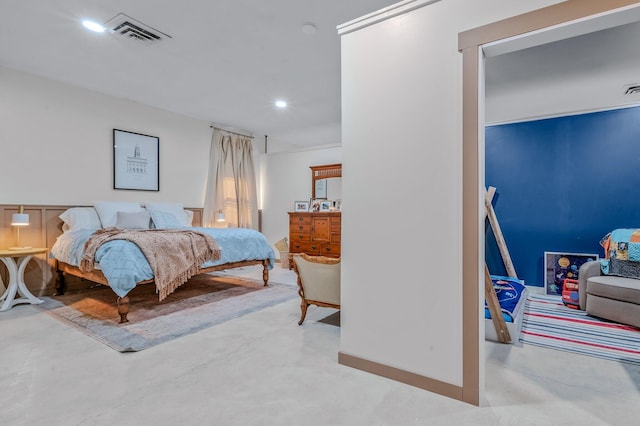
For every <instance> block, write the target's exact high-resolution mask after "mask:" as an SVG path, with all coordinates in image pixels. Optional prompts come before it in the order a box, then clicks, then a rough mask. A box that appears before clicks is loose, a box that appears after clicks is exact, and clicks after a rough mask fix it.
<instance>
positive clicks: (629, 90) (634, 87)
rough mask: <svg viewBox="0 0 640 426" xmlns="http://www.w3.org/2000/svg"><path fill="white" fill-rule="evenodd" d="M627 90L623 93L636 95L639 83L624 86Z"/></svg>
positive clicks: (639, 89) (639, 88)
mask: <svg viewBox="0 0 640 426" xmlns="http://www.w3.org/2000/svg"><path fill="white" fill-rule="evenodd" d="M626 88H627V90H625V92H624V94H625V95H637V94H638V93H640V84H632V85H629V86H626Z"/></svg>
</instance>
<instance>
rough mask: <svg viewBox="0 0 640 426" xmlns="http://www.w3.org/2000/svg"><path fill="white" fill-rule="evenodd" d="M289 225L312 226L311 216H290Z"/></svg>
mask: <svg viewBox="0 0 640 426" xmlns="http://www.w3.org/2000/svg"><path fill="white" fill-rule="evenodd" d="M289 225H291V226H293V225H311V216H302V215H300V216H296V215H291V216H289Z"/></svg>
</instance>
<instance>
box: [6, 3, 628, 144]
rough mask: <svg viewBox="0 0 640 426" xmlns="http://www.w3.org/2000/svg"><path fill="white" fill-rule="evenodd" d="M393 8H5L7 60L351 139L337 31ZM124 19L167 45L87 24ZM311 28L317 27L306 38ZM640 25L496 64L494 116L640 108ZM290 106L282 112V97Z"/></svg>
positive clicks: (103, 86)
mask: <svg viewBox="0 0 640 426" xmlns="http://www.w3.org/2000/svg"><path fill="white" fill-rule="evenodd" d="M396 2H397V1H396V0H270V1H266V0H210V1H206V0H182V1H168V0H127V1H125V0H23V1H17V0H0V16H2V25H0V65H3V66H6V67H10V68H14V69H18V70H22V71H27V72H30V73H33V74H37V75H40V76H44V77H48V78H51V79H54V80H58V81H62V82H67V83H71V84H74V85H77V86H81V87H85V88H89V89H92V90H96V91H98V92H102V93H106V94H109V95H113V96H117V97H122V98H127V99H131V100H133V101H136V102H139V103H142V104H146V105H151V106H154V107H158V108H162V109H166V110H169V111H173V112H177V113H180V114H184V115H187V116H190V117H194V118H197V119H202V120H206V121H208V122H210V123H216V124H220V125H224V126H228V127H232V128H236V129H239V130H244V131H248V132H251V133H253V134H254V135H255V136H256V137H263V135H268V136H269V142H270V143H272V142H275V143H278V144H282V145H291V146H292V147H296V146H300V147H306V146H313V145H333V144H340V143H341V134H340V40H339V37H338V35H337V31H336V26H337V25H339V24H342V23H345V22H347V21H350V20H352V19H355V18H358V17H360V16H362V15H365V14H367V13H370V12H373V11H376V10H378V9H381V8H384V7H387V6H389V5H391V4H394V3H396ZM121 12H122V13H125V14H127V15H129V16H131V17H132V18H134V19H136V20H138V21H141V22H143V23H144V24H147V25H149V26H151V27H154V28H156V29H157V30H159V31H161V32H163V33H166V34H168V35H170V36H171V38H168V39H165V40H163V41H161V42H159V43H157V44H142V43H139V42H135V41H131V40H127V39H125V38H123V37H121V36H116V35H114V34H109V33H104V34H96V33H90V32H88V31H87V30H86V29H84V28H83V27H82V26H81V24H80V21H81V20H82V19H84V18H91V19H95V20H97V21H102V22H106V21H108V20H109V19H110V18H112V17H113V16H115V15H117V14H118V13H121ZM305 23H313V24H314V25H315V26H316V28H317V32H316V33H315V34H312V35H307V34H305V33H304V32H303V31H302V26H303V25H304V24H305ZM637 40H640V24H638V23H635V24H628V25H624V26H620V27H616V28H613V29H609V30H603V31H599V32H596V33H591V34H587V35H584V36H580V37H574V38H571V39H568V40H563V41H559V42H555V43H549V44H545V45H542V46H538V47H533V48H529V49H525V50H520V51H516V52H512V53H507V54H503V55H500V56H496V57H492V58H489V59H488V60H487V81H486V109H487V111H486V117H487V121H488V122H489V123H493V122H507V121H514V120H521V119H525V118H532V117H538V116H549V115H558V114H565V113H571V112H575V111H584V110H593V109H599V108H607V107H614V106H619V105H628V104H638V103H640V94H638V95H634V96H632V97H629V96H625V95H623V92H624V86H625V85H628V84H633V83H640V55H639V54H638V48H637ZM278 98H282V99H286V100H287V101H288V102H289V107H288V108H287V109H286V110H278V109H276V108H275V107H274V106H273V102H274V101H275V100H276V99H278Z"/></svg>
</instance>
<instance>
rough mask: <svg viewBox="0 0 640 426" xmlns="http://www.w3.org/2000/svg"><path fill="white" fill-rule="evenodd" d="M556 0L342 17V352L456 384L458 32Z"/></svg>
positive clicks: (453, 4)
mask: <svg viewBox="0 0 640 426" xmlns="http://www.w3.org/2000/svg"><path fill="white" fill-rule="evenodd" d="M420 3H422V4H426V3H427V2H426V1H421V2H410V1H407V2H403V3H402V4H401V6H402V7H404V6H407V7H414V6H415V5H416V4H420ZM553 3H558V1H535V0H527V1H519V2H513V1H510V0H485V1H482V2H470V1H465V0H445V1H440V2H437V3H434V4H431V5H427V6H425V7H421V8H417V9H415V10H413V11H411V12H408V13H406V14H402V15H399V16H396V17H393V18H390V19H386V20H383V21H382V22H379V23H375V24H372V25H370V26H361V25H360V24H353V27H347V28H345V27H343V28H342V31H343V33H345V32H346V31H348V30H351V29H357V30H356V31H355V32H349V33H345V34H344V35H343V36H342V96H343V103H342V112H343V116H342V126H343V141H342V147H343V148H342V155H343V163H344V164H348V168H345V170H344V172H343V198H345V199H348V204H349V206H348V208H347V209H346V210H345V211H344V212H343V222H342V224H343V227H342V232H343V235H342V253H343V257H342V258H343V263H342V265H343V266H342V317H341V345H340V346H341V347H340V350H341V352H342V353H345V354H348V355H353V356H355V357H358V358H362V359H365V360H370V361H374V362H378V363H381V364H384V365H387V366H390V367H395V368H399V369H402V370H405V371H409V372H412V373H416V374H419V375H422V376H425V377H429V378H434V379H437V380H440V381H443V382H445V383H450V384H453V385H457V386H462V312H461V306H460V305H461V301H462V271H461V262H460V259H461V254H462V244H463V242H462V231H461V227H462V222H461V216H462V202H461V193H462V184H461V176H462V95H461V93H462V57H461V54H459V53H458V51H457V42H458V33H459V32H461V31H464V30H467V29H471V28H474V27H477V26H480V25H483V24H488V23H491V22H494V21H497V20H500V19H504V18H507V17H510V16H514V15H517V14H520V13H524V12H526V11H529V10H534V9H538V8H540V7H543V6H546V5H550V4H553ZM390 14H391V13H390V12H389V11H387V12H386V13H385V14H382V15H381V16H382V18H384V17H386V16H389V15H390ZM373 19H374V18H371V20H373ZM364 23H365V24H369V23H370V20H368V21H365V22H364ZM358 27H360V28H358ZM380 194H384V196H381V195H380ZM381 202H384V205H385V206H389V207H390V208H391V209H394V212H393V214H392V215H390V217H392V218H396V219H395V220H394V219H385V218H384V217H381V215H380V214H376V213H377V212H379V211H380V205H381ZM465 243H470V244H477V242H476V241H471V242H465ZM483 362H484V361H483V360H482V363H483Z"/></svg>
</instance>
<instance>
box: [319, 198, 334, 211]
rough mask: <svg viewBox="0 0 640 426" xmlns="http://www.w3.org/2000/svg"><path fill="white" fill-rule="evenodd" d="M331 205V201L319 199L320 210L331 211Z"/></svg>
mask: <svg viewBox="0 0 640 426" xmlns="http://www.w3.org/2000/svg"><path fill="white" fill-rule="evenodd" d="M332 206H333V201H329V200H324V201H320V211H321V212H329V211H331V207H332Z"/></svg>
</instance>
